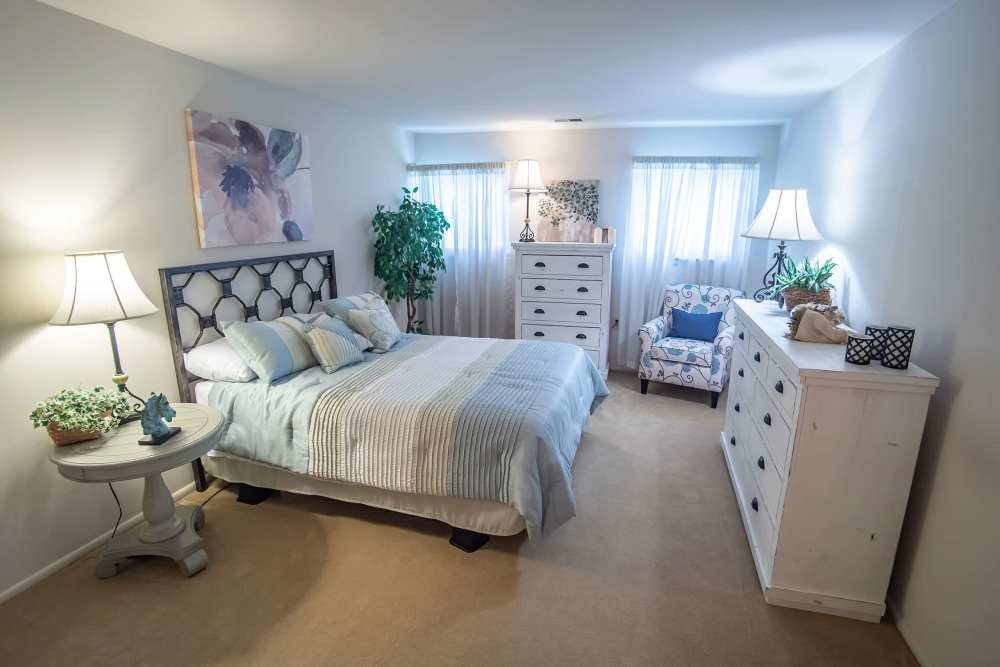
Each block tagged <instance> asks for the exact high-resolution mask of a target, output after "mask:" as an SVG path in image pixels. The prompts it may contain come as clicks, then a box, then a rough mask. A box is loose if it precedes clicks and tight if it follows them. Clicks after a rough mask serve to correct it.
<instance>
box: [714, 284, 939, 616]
mask: <svg viewBox="0 0 1000 667" xmlns="http://www.w3.org/2000/svg"><path fill="white" fill-rule="evenodd" d="M734 303H735V308H736V312H737V317H736V339H735V342H734V346H733V361H732V366H731V380H730V385H729V397H728V399H727V401H728V402H727V408H726V419H725V430H724V431H723V432H722V449H723V453H724V455H725V460H726V465H727V466H728V468H729V475H730V477H731V479H732V482H733V489H734V490H735V492H736V497H737V501H738V503H739V508H740V513H741V515H742V517H743V524H744V528H745V529H746V533H747V539H748V541H749V544H750V551H751V553H752V554H753V559H754V564H755V565H756V567H757V575H758V578H759V579H760V585H761V588H762V589H763V592H764V598H765V599H766V600H767V602H769V603H771V604H776V605H782V606H786V607H794V608H798V609H807V610H811V611H819V612H825V613H829V614H836V615H839V616H847V617H850V618H857V619H861V620H865V621H872V622H877V621H878V620H879V619H880V618H881V617H882V615H883V614H884V613H885V595H886V589H887V588H888V585H889V577H890V575H891V573H892V565H893V560H894V557H895V554H896V545H897V543H898V541H899V534H900V530H901V528H902V524H903V515H904V513H905V511H906V503H907V498H908V497H909V493H910V483H911V481H912V479H913V470H914V466H915V465H916V460H917V452H918V450H919V448H920V440H921V436H922V434H923V430H924V419H925V417H926V415H927V406H928V402H929V401H930V397H931V395H932V394H933V393H934V391H935V388H936V387H937V385H938V380H937V378H936V377H934V376H933V375H931V374H930V373H928V372H926V371H924V370H923V369H921V368H919V367H917V366H915V365H913V364H910V367H909V369H907V370H905V371H899V370H891V369H887V368H883V367H882V366H881V364H880V363H879V362H878V361H873V362H872V365H870V366H855V365H852V364H848V363H847V362H845V361H844V346H842V345H826V344H822V343H801V342H798V341H793V340H791V339H789V338H786V337H784V335H783V334H784V333H785V331H786V330H787V324H786V323H787V321H788V317H787V313H785V312H784V311H783V310H779V309H778V308H777V305H776V304H774V303H773V302H764V303H763V304H758V303H755V302H753V301H751V300H746V299H739V300H736V301H735V302H734Z"/></svg>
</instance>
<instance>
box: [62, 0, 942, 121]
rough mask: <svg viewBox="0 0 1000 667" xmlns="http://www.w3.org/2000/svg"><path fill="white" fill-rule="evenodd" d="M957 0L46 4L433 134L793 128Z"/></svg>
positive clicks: (151, 0) (77, 0)
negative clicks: (557, 123) (558, 123)
mask: <svg viewBox="0 0 1000 667" xmlns="http://www.w3.org/2000/svg"><path fill="white" fill-rule="evenodd" d="M952 2H953V0H753V1H752V2H751V1H748V0H645V1H640V0H617V1H615V0H506V1H505V2H498V1H497V0H397V1H396V2H389V1H387V0H326V1H323V0H282V1H280V2H274V1H267V0H211V1H208V2H206V1H205V0H171V1H170V2H164V1H163V0H46V3H47V4H49V5H52V6H54V7H57V8H59V9H63V10H66V11H68V12H71V13H73V14H77V15H79V16H82V17H84V18H87V19H90V20H93V21H96V22H98V23H102V24H104V25H106V26H109V27H111V28H115V29H117V30H121V31H123V32H126V33H129V34H131V35H134V36H136V37H139V38H141V39H144V40H146V41H149V42H153V43H154V44H159V45H161V46H164V47H167V48H169V49H173V50H175V51H179V52H181V53H184V54H187V55H189V56H193V57H195V58H198V59H201V60H204V61H208V62H210V63H215V64H217V65H221V66H223V67H227V68H229V69H233V70H236V71H238V72H242V73H244V74H247V75H249V76H252V77H256V78H258V79H262V80H264V81H269V82H272V83H276V84H280V85H284V86H288V87H290V88H295V89H298V90H301V91H304V92H308V93H311V94H314V95H317V96H320V97H323V98H326V99H328V100H330V101H332V102H335V103H337V104H340V105H342V106H345V107H348V108H352V109H355V110H357V111H361V112H364V113H368V114H371V115H374V116H377V117H380V118H383V119H385V120H388V121H390V122H393V123H395V124H397V125H400V126H402V127H405V128H408V129H412V130H423V131H456V130H473V129H507V128H524V127H553V123H552V120H553V119H555V118H565V117H580V118H583V119H584V121H585V123H584V124H583V125H584V126H595V127H597V126H599V127H615V126H642V125H672V124H678V125H684V124H715V123H726V124H744V123H745V124H752V123H766V122H781V121H784V120H787V119H788V118H789V117H790V116H791V115H793V114H794V113H796V112H797V111H798V110H800V109H802V108H804V107H805V106H807V105H808V104H809V103H810V102H812V101H813V100H815V99H816V98H817V97H818V96H820V95H821V94H822V93H824V92H826V91H828V90H830V89H832V88H834V87H836V86H837V85H839V84H840V83H842V82H843V81H844V80H846V79H847V78H849V77H850V76H851V75H852V74H854V73H855V72H856V71H858V70H859V69H860V68H862V67H864V66H865V65H866V64H868V63H869V62H871V61H872V60H874V59H875V58H877V57H878V56H879V55H881V54H882V53H884V52H885V51H886V50H888V49H889V48H891V47H892V46H893V45H894V44H896V43H897V42H898V41H899V40H901V39H902V38H903V37H905V36H906V35H907V34H909V33H910V32H912V31H913V30H915V29H916V28H918V27H919V26H920V25H921V24H923V23H924V22H926V21H927V20H928V19H930V18H931V17H933V16H934V15H936V14H937V13H939V12H941V11H942V10H943V9H945V8H946V7H948V6H949V5H951V4H952ZM574 126H575V127H580V126H581V125H580V124H577V125H574Z"/></svg>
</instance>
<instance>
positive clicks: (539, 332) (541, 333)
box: [535, 331, 545, 336]
mask: <svg viewBox="0 0 1000 667" xmlns="http://www.w3.org/2000/svg"><path fill="white" fill-rule="evenodd" d="M535 335H536V336H544V335H545V332H544V331H536V332H535Z"/></svg>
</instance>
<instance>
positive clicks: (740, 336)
mask: <svg viewBox="0 0 1000 667" xmlns="http://www.w3.org/2000/svg"><path fill="white" fill-rule="evenodd" d="M739 339H740V340H743V339H744V336H743V332H742V331H741V332H740V334H739Z"/></svg>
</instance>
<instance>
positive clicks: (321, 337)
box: [302, 317, 368, 373]
mask: <svg viewBox="0 0 1000 667" xmlns="http://www.w3.org/2000/svg"><path fill="white" fill-rule="evenodd" d="M302 335H303V336H305V339H306V342H307V343H309V349H310V350H312V353H313V355H314V356H315V357H316V359H317V361H319V365H320V366H322V367H323V371H324V372H326V373H333V372H335V371H336V370H338V369H340V368H343V367H344V366H350V365H351V364H356V363H358V362H359V361H362V360H364V358H365V355H364V354H363V353H362V351H361V345H360V344H359V343H358V341H357V339H359V338H361V336H359V335H358V334H356V333H354V330H353V329H351V327H349V326H347V323H346V322H344V321H343V320H340V319H338V318H335V317H325V318H324V319H321V320H318V321H317V322H315V323H313V324H308V325H306V327H305V328H304V329H303V330H302ZM362 340H364V339H363V338H362ZM367 342H368V341H365V344H366V345H367Z"/></svg>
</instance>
